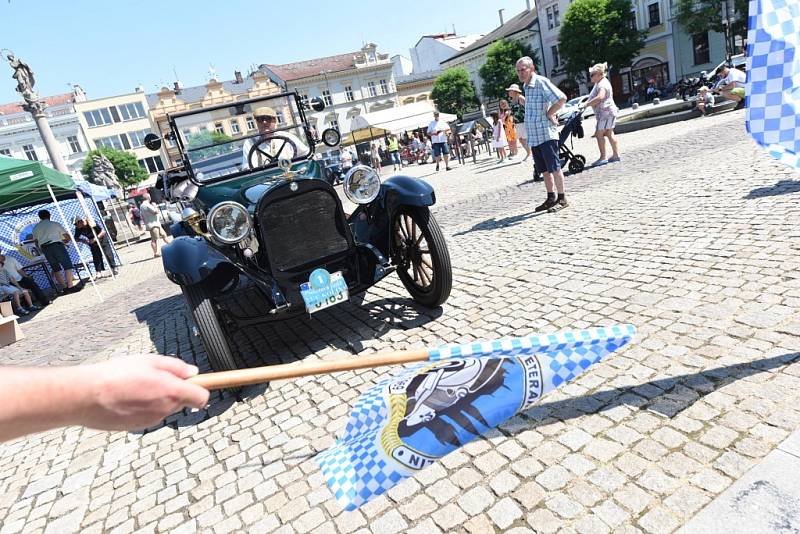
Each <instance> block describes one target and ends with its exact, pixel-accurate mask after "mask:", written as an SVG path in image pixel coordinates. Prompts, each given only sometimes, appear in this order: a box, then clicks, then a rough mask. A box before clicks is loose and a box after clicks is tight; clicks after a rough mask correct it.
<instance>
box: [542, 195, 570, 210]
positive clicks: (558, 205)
mask: <svg viewBox="0 0 800 534" xmlns="http://www.w3.org/2000/svg"><path fill="white" fill-rule="evenodd" d="M567 206H569V203H567V199H566V198H562V199H561V200H556V201H555V203H554V204H553V205H552V206H550V208H549V209H548V210H547V213H555V212H557V211H560V210H563V209H564V208H566V207H567Z"/></svg>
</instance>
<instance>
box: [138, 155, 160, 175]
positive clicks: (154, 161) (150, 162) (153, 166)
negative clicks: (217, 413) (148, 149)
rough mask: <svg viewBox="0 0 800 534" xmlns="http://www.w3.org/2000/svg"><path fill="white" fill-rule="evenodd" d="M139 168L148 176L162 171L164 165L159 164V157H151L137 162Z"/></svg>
mask: <svg viewBox="0 0 800 534" xmlns="http://www.w3.org/2000/svg"><path fill="white" fill-rule="evenodd" d="M139 166H140V167H141V168H143V169H144V170H146V171H147V172H149V173H150V174H152V173H154V172H158V171H163V170H164V164H163V163H162V162H161V158H160V157H159V156H151V157H149V158H144V159H140V160H139Z"/></svg>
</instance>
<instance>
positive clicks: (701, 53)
mask: <svg viewBox="0 0 800 534" xmlns="http://www.w3.org/2000/svg"><path fill="white" fill-rule="evenodd" d="M692 50H693V51H694V64H695V65H703V64H705V63H708V62H709V61H711V55H710V53H709V49H708V32H703V33H699V34H697V35H695V36H694V37H692Z"/></svg>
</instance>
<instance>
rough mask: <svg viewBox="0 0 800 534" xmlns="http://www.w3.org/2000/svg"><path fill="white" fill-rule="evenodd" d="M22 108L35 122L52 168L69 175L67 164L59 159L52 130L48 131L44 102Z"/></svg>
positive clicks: (56, 142)
mask: <svg viewBox="0 0 800 534" xmlns="http://www.w3.org/2000/svg"><path fill="white" fill-rule="evenodd" d="M23 107H24V108H25V111H27V112H28V113H30V114H31V115H33V120H35V121H36V127H37V128H39V135H41V136H42V141H44V147H45V149H47V155H48V156H50V161H51V162H52V163H53V167H54V168H55V169H56V170H57V171H59V172H63V173H64V174H69V169H68V168H67V164H66V163H64V158H62V157H61V151H60V150H59V146H58V141H56V138H55V136H54V135H53V130H51V129H50V123H49V122H47V117H46V116H45V114H44V102H41V101H39V102H32V103H26V104H24V106H23Z"/></svg>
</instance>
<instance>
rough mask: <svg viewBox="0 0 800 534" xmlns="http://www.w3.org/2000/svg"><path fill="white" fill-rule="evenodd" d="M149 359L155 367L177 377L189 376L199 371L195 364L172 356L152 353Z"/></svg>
mask: <svg viewBox="0 0 800 534" xmlns="http://www.w3.org/2000/svg"><path fill="white" fill-rule="evenodd" d="M151 361H152V362H153V366H154V367H155V368H156V369H161V370H162V371H167V372H168V373H172V374H173V375H175V376H177V377H178V378H184V379H185V378H189V377H192V376H194V375H196V374H197V373H198V372H199V370H198V369H197V366H196V365H191V364H188V363H186V362H184V361H183V360H181V359H180V358H174V357H172V356H156V355H153V356H152V360H151Z"/></svg>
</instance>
